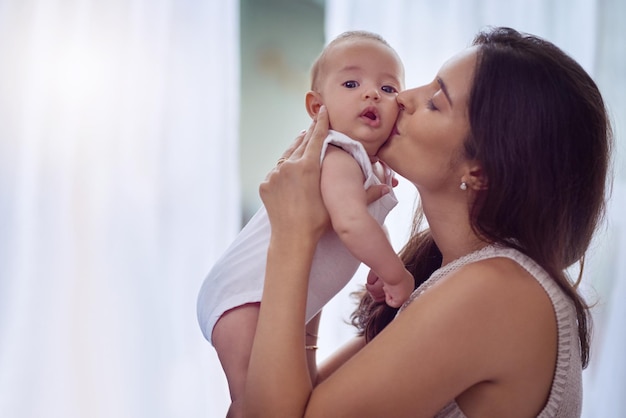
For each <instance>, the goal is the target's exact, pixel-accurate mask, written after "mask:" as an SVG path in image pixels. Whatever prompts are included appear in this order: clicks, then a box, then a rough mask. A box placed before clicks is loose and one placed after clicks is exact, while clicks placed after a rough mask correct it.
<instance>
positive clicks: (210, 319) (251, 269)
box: [197, 131, 398, 343]
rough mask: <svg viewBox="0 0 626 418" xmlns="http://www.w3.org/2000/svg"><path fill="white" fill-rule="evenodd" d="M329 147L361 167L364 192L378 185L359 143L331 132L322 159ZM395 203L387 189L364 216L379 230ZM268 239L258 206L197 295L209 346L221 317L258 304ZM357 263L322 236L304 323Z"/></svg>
mask: <svg viewBox="0 0 626 418" xmlns="http://www.w3.org/2000/svg"><path fill="white" fill-rule="evenodd" d="M328 144H333V145H337V146H339V147H341V148H342V149H343V150H345V151H346V152H348V153H350V154H351V155H352V156H353V157H354V159H355V160H356V161H357V162H358V163H359V165H360V166H361V169H362V170H363V174H364V177H365V182H364V183H363V187H364V188H365V189H367V188H369V187H370V186H372V185H375V184H381V182H380V181H379V179H378V177H376V175H375V174H374V171H373V168H372V164H371V163H370V159H369V156H368V155H367V153H366V152H365V149H364V148H363V145H362V144H361V143H359V142H357V141H354V140H353V139H351V138H349V137H347V136H346V135H344V134H342V133H339V132H336V131H330V133H329V135H328V137H327V138H326V139H325V141H324V145H323V147H322V153H321V156H320V159H321V160H323V159H324V156H325V155H326V149H327V148H328ZM383 166H384V169H385V183H386V184H388V185H390V186H391V179H392V177H393V173H392V171H391V169H389V167H387V166H386V165H384V164H383ZM397 203H398V201H397V199H396V197H395V195H394V193H393V190H391V191H390V192H389V193H387V194H386V195H384V196H383V197H381V198H380V199H378V200H377V201H375V202H373V203H371V204H370V205H369V206H368V211H369V213H370V214H371V215H372V216H373V217H374V218H375V219H376V220H377V221H378V223H379V224H381V225H382V224H383V222H384V221H385V217H386V216H387V214H388V213H389V211H391V209H393V207H394V206H395V205H396V204H397ZM269 239H270V223H269V219H268V217H267V212H266V211H265V207H261V208H260V209H259V210H258V212H257V213H256V214H255V215H254V216H253V217H252V219H250V221H249V222H248V223H247V224H246V226H245V227H244V228H243V229H242V230H241V232H240V233H239V235H238V236H237V237H236V238H235V240H234V241H233V243H232V244H231V245H230V246H229V247H228V249H227V250H226V252H225V253H224V255H222V257H221V258H220V259H219V260H218V261H217V262H216V263H215V265H214V266H213V268H212V269H211V271H209V274H208V275H207V276H206V278H205V279H204V282H203V283H202V287H201V288H200V292H199V295H198V302H197V314H198V322H199V324H200V328H201V329H202V333H203V334H204V337H205V338H206V339H207V340H208V341H209V342H211V343H212V341H211V334H212V332H213V327H214V326H215V324H216V322H217V320H218V319H219V318H220V316H221V315H222V314H224V312H226V311H228V310H230V309H233V308H235V307H237V306H241V305H244V304H247V303H254V302H260V301H261V296H262V295H263V280H264V278H265V263H266V257H267V248H268V245H269ZM360 263H361V261H360V260H358V259H356V258H355V257H354V256H353V255H352V254H351V253H350V252H349V251H348V249H347V248H346V247H345V246H344V245H343V243H342V242H341V240H340V239H339V237H338V236H337V234H336V233H335V232H334V231H332V230H330V231H328V232H326V233H325V234H324V235H323V236H322V238H321V239H320V241H319V243H318V245H317V249H316V251H315V255H314V257H313V265H312V267H311V276H310V278H309V292H308V298H307V306H306V321H307V322H308V321H309V320H310V319H311V318H313V317H314V316H315V315H316V314H317V313H318V312H319V311H320V310H321V309H322V307H323V306H324V305H325V304H326V303H327V302H328V301H329V300H330V299H331V298H332V297H333V296H335V295H336V294H337V293H338V292H339V291H340V290H341V289H342V288H343V287H344V286H345V285H346V284H347V283H348V282H349V281H350V279H351V278H352V276H353V275H354V273H355V272H356V270H357V269H358V267H359V265H360Z"/></svg>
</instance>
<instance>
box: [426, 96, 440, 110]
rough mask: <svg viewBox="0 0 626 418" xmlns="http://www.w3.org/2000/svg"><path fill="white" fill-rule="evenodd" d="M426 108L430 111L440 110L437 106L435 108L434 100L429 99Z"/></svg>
mask: <svg viewBox="0 0 626 418" xmlns="http://www.w3.org/2000/svg"><path fill="white" fill-rule="evenodd" d="M426 108H427V109H429V110H439V108H437V106H435V102H434V100H433V99H432V98H430V99H428V100H427V101H426Z"/></svg>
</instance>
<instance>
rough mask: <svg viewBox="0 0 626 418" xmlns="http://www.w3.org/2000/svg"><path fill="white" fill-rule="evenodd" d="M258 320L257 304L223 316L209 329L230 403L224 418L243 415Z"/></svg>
mask: <svg viewBox="0 0 626 418" xmlns="http://www.w3.org/2000/svg"><path fill="white" fill-rule="evenodd" d="M258 317H259V304H258V303H252V304H247V305H243V306H240V307H238V308H235V309H231V310H230V311H228V312H226V313H225V314H224V315H222V317H221V318H220V319H219V320H218V321H217V323H216V324H215V327H214V328H213V334H212V340H213V345H214V346H215V350H216V351H217V356H218V357H219V359H220V362H221V363H222V368H223V369H224V373H226V380H227V381H228V389H229V391H230V399H231V401H232V404H231V406H230V409H229V411H228V415H227V417H228V418H238V417H241V416H242V413H243V410H242V402H243V395H244V390H245V386H246V377H247V375H248V363H249V361H250V353H251V351H252V342H253V341H254V334H255V332H256V324H257V319H258Z"/></svg>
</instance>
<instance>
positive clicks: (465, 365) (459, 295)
mask: <svg viewBox="0 0 626 418" xmlns="http://www.w3.org/2000/svg"><path fill="white" fill-rule="evenodd" d="M461 279H464V278H463V277H461ZM470 279H471V278H470ZM471 281H472V280H448V282H447V283H446V281H444V282H441V283H439V284H438V285H436V286H433V287H432V288H431V289H429V290H428V291H427V292H425V293H424V294H422V295H421V296H420V297H419V298H418V299H416V300H415V301H414V302H413V303H411V305H409V306H408V307H407V308H406V310H405V311H403V312H402V313H401V314H400V315H399V316H398V317H397V318H396V319H395V320H394V321H392V322H391V324H389V325H388V326H387V327H386V328H385V329H384V330H383V331H382V332H381V333H380V334H379V335H378V336H376V337H375V338H374V339H373V340H372V341H371V342H370V343H369V344H367V345H366V346H365V347H364V348H363V349H361V350H360V351H359V352H357V353H356V354H355V355H354V356H353V357H352V358H350V359H349V360H348V361H346V363H345V364H344V365H343V366H341V367H340V368H339V369H337V370H336V371H335V372H334V373H333V374H332V375H330V376H328V378H327V379H325V380H324V381H323V382H321V383H320V384H319V385H318V386H317V387H316V388H315V389H314V391H313V393H312V395H311V398H310V400H309V403H308V407H307V416H311V417H318V416H329V415H328V414H331V415H332V416H342V417H343V416H345V417H352V416H354V417H368V416H371V417H380V416H393V417H403V416H411V417H419V416H424V417H432V416H433V415H435V414H436V413H437V412H438V411H440V410H441V409H442V408H443V407H444V406H445V405H446V404H447V403H448V402H450V401H451V400H452V399H455V398H456V397H457V396H458V395H459V394H461V393H462V392H463V391H465V390H466V389H467V388H469V387H471V386H473V385H474V384H476V383H478V382H481V381H485V380H488V379H490V378H491V377H492V376H493V374H492V373H493V368H492V365H491V364H490V359H489V357H490V356H492V355H493V351H492V350H493V349H494V347H497V346H498V344H497V342H496V343H494V340H493V338H494V335H493V334H494V332H495V333H497V332H498V330H497V328H498V326H499V325H498V324H499V323H500V322H502V321H501V320H500V319H496V320H490V317H493V316H494V315H493V313H492V312H491V313H490V312H488V308H487V309H483V308H482V306H484V303H485V301H487V300H488V298H490V297H491V296H493V295H489V291H488V292H487V295H485V294H484V293H483V292H481V291H480V290H481V289H480V288H479V289H475V288H472V287H471V283H467V282H471ZM464 282H466V283H464ZM483 290H484V289H483ZM496 338H497V337H496Z"/></svg>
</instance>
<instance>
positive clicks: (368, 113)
mask: <svg viewBox="0 0 626 418" xmlns="http://www.w3.org/2000/svg"><path fill="white" fill-rule="evenodd" d="M360 116H361V118H363V119H364V120H365V121H366V122H367V123H368V124H369V125H371V126H378V125H380V117H379V115H378V110H376V108H374V107H368V108H366V109H365V110H363V112H361V115H360Z"/></svg>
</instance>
